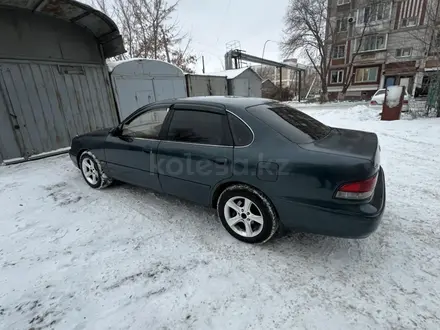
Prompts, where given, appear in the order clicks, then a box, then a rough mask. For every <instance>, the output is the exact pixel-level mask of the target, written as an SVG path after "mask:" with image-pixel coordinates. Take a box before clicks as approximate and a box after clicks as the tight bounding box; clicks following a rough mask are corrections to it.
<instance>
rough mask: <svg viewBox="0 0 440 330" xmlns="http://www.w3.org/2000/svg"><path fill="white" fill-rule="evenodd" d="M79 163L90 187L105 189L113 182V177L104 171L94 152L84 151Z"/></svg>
mask: <svg viewBox="0 0 440 330" xmlns="http://www.w3.org/2000/svg"><path fill="white" fill-rule="evenodd" d="M78 165H79V169H80V170H81V173H82V175H83V178H84V180H85V181H86V183H87V184H88V185H89V186H90V187H92V188H94V189H103V188H106V187H108V186H110V185H111V184H112V183H113V179H112V178H110V177H108V176H107V175H106V174H105V173H104V171H103V169H102V167H101V163H100V162H99V160H98V159H97V158H96V157H95V155H94V154H93V153H92V152H90V151H85V152H83V153H82V154H81V157H80V158H79V164H78Z"/></svg>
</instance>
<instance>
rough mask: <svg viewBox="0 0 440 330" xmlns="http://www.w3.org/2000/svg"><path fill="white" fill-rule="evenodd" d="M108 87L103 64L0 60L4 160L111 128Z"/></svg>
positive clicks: (114, 119) (113, 113) (113, 121)
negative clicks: (91, 132)
mask: <svg viewBox="0 0 440 330" xmlns="http://www.w3.org/2000/svg"><path fill="white" fill-rule="evenodd" d="M109 85H110V83H109V77H108V73H107V71H106V69H105V67H104V66H103V65H73V64H70V65H66V64H55V63H45V62H35V61H34V62H24V61H23V62H12V61H2V60H0V90H1V93H0V94H1V95H2V97H1V98H0V119H1V121H0V138H1V147H2V149H1V150H0V153H1V154H2V158H3V160H6V159H10V158H15V157H19V156H22V157H28V156H31V155H34V154H39V153H42V152H47V151H52V150H56V149H59V148H63V147H67V146H69V145H70V141H71V139H72V138H73V137H74V136H75V135H76V134H81V133H85V132H90V131H92V130H95V129H98V128H103V127H110V126H114V125H115V124H116V123H117V121H118V120H117V115H116V111H115V109H114V104H112V103H111V101H112V96H111V91H110V88H109ZM2 99H3V100H2ZM17 148H18V150H17Z"/></svg>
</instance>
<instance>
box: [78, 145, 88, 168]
mask: <svg viewBox="0 0 440 330" xmlns="http://www.w3.org/2000/svg"><path fill="white" fill-rule="evenodd" d="M86 151H88V149H84V148H83V149H81V150H80V151H78V154H77V155H76V163H77V164H78V167H79V166H80V163H79V161H80V159H81V156H82V154H83V153H85V152H86Z"/></svg>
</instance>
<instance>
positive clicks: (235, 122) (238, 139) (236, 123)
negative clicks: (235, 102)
mask: <svg viewBox="0 0 440 330" xmlns="http://www.w3.org/2000/svg"><path fill="white" fill-rule="evenodd" d="M228 120H229V126H230V127H231V131H232V137H233V138H234V145H235V146H246V145H248V144H250V143H251V142H252V140H253V139H254V135H253V134H252V131H251V130H250V129H249V127H248V126H247V125H246V124H245V123H244V122H243V121H241V120H240V119H239V118H237V117H236V116H234V115H232V114H230V113H228Z"/></svg>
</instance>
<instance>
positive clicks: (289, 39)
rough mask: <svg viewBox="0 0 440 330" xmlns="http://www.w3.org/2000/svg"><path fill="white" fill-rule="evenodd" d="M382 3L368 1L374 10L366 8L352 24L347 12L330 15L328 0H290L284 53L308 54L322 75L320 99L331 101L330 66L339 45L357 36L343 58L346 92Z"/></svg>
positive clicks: (380, 0)
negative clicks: (343, 15) (357, 58)
mask: <svg viewBox="0 0 440 330" xmlns="http://www.w3.org/2000/svg"><path fill="white" fill-rule="evenodd" d="M379 3H387V2H386V1H384V0H369V1H368V2H367V4H368V5H369V6H370V7H371V10H369V11H364V13H363V15H362V21H361V22H358V23H357V24H356V25H353V24H352V23H349V22H348V20H347V17H346V16H345V17H341V19H338V18H337V16H333V15H331V12H329V10H331V7H330V8H329V7H328V0H316V1H315V0H290V3H289V7H288V10H287V14H286V17H285V24H286V28H285V30H284V35H285V38H284V42H283V43H282V47H281V48H282V50H283V53H284V55H285V56H291V55H293V54H294V53H298V52H299V53H300V54H303V55H305V56H306V58H307V59H308V60H309V62H310V63H311V65H312V66H313V68H314V69H315V71H316V73H317V75H318V77H319V80H320V83H321V101H323V102H326V101H328V80H329V78H330V67H331V64H332V58H333V57H334V54H335V52H338V51H339V48H337V45H338V43H341V42H344V43H345V42H346V41H348V40H356V42H354V46H353V45H352V46H351V47H350V48H351V49H350V56H349V57H348V58H347V55H346V53H347V52H346V49H345V48H344V53H343V54H342V56H343V58H346V60H345V61H344V64H343V65H342V66H341V67H342V68H344V69H346V74H345V75H344V79H343V82H342V92H341V94H342V95H345V93H346V92H347V89H348V88H349V86H350V85H351V83H352V82H353V64H354V62H355V60H356V57H357V56H358V55H359V53H360V52H361V51H362V50H363V48H364V46H365V44H364V39H365V37H366V36H367V34H369V33H373V30H374V24H372V21H373V20H374V19H375V18H376V17H377V15H378V13H379V11H380V10H383V8H382V7H381V6H380V5H379ZM345 14H346V13H345ZM332 16H333V17H332ZM341 32H344V33H341ZM338 57H340V56H338Z"/></svg>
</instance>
